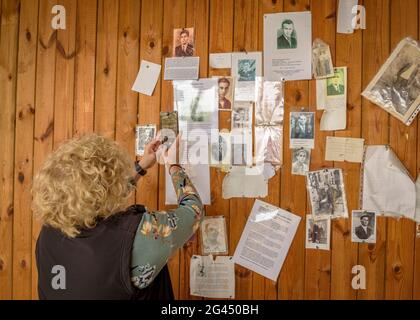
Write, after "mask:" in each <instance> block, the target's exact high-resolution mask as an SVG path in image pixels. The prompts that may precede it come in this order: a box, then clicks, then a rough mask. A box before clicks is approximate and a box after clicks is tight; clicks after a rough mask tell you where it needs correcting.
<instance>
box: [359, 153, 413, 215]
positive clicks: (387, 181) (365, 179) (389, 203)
mask: <svg viewBox="0 0 420 320" xmlns="http://www.w3.org/2000/svg"><path fill="white" fill-rule="evenodd" d="M361 178H362V181H361V186H362V190H361V201H362V203H361V208H362V209H363V210H367V211H376V212H378V213H381V214H384V213H387V214H391V215H394V216H400V215H402V216H405V217H406V218H409V219H414V218H415V212H416V186H415V184H414V182H413V181H412V179H411V177H410V175H409V173H408V171H407V169H406V168H405V167H404V165H403V164H402V163H401V161H400V160H399V159H398V158H397V156H396V155H395V153H394V151H393V150H392V149H391V148H390V147H389V146H383V145H382V146H368V147H367V148H366V151H365V156H364V163H363V171H362V177H361Z"/></svg>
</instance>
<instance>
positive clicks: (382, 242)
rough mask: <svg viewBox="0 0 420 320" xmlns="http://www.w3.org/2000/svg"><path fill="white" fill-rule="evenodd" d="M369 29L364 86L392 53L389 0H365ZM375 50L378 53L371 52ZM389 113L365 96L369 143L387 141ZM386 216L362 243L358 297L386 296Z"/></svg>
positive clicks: (365, 132)
mask: <svg viewBox="0 0 420 320" xmlns="http://www.w3.org/2000/svg"><path fill="white" fill-rule="evenodd" d="M364 6H365V8H366V12H376V14H375V15H369V14H368V15H367V16H366V30H363V74H362V89H364V88H366V86H367V85H368V84H369V83H370V81H371V80H372V78H373V77H374V76H375V74H376V73H377V71H378V70H379V68H380V67H381V65H382V63H383V62H384V61H385V60H386V59H387V57H388V54H389V1H388V0H384V1H382V0H373V1H371V0H369V1H364ZM372 52H375V54H372ZM388 122H389V115H388V113H387V112H386V111H384V110H383V109H381V108H378V107H377V106H376V105H374V104H373V103H371V102H370V101H368V100H366V99H364V98H362V137H363V138H364V139H365V144H366V145H375V144H387V143H388V142H389V131H388ZM386 225H387V221H386V219H385V218H378V219H377V234H376V244H371V245H368V246H365V245H360V246H359V260H358V261H359V262H358V263H359V264H360V265H362V266H364V267H365V269H366V279H367V284H366V290H359V291H358V292H357V298H358V299H368V300H371V299H383V298H384V297H385V296H384V295H385V291H384V290H385V246H386Z"/></svg>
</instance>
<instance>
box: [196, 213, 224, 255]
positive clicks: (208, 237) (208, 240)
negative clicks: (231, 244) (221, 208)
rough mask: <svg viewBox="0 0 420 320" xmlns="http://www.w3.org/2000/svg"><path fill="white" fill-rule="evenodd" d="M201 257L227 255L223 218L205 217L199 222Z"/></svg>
mask: <svg viewBox="0 0 420 320" xmlns="http://www.w3.org/2000/svg"><path fill="white" fill-rule="evenodd" d="M200 229H201V244H202V246H201V248H202V251H203V255H206V254H227V253H228V244H227V233H226V220H225V217H224V216H207V217H204V219H203V221H202V222H201V228H200Z"/></svg>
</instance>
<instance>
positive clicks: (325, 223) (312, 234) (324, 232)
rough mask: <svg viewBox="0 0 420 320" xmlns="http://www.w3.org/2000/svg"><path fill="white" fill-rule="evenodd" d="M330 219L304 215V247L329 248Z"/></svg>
mask: <svg viewBox="0 0 420 320" xmlns="http://www.w3.org/2000/svg"><path fill="white" fill-rule="evenodd" d="M330 237H331V220H330V219H329V218H323V219H319V220H314V219H313V217H312V215H310V214H308V215H307V216H306V246H305V247H306V249H319V250H330Z"/></svg>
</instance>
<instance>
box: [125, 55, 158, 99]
mask: <svg viewBox="0 0 420 320" xmlns="http://www.w3.org/2000/svg"><path fill="white" fill-rule="evenodd" d="M160 69H161V65H160V64H156V63H153V62H150V61H146V60H141V63H140V70H139V73H138V74H137V77H136V81H135V82H134V84H133V87H132V88H131V90H133V91H137V92H139V93H143V94H145V95H148V96H151V95H152V94H153V91H154V90H155V87H156V83H157V82H158V80H159V76H160Z"/></svg>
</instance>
